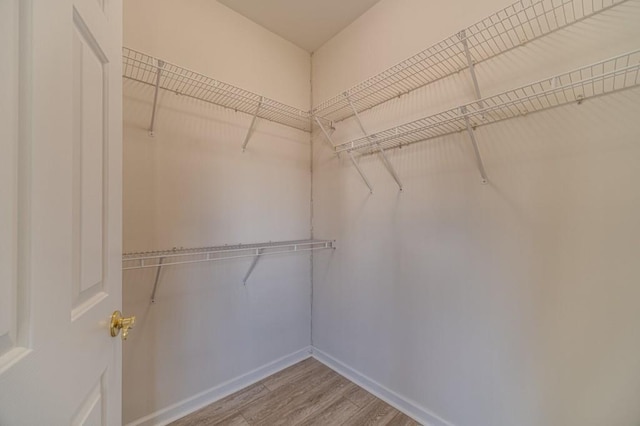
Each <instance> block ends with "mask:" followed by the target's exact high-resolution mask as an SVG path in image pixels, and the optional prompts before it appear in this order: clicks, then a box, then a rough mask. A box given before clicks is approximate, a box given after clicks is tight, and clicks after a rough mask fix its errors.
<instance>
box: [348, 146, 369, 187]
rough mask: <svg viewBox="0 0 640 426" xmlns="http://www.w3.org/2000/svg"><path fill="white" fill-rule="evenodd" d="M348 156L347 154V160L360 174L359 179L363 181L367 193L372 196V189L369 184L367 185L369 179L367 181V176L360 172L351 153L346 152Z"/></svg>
mask: <svg viewBox="0 0 640 426" xmlns="http://www.w3.org/2000/svg"><path fill="white" fill-rule="evenodd" d="M348 154H349V159H350V160H351V163H352V164H353V167H355V168H356V170H357V171H358V173H359V174H360V177H361V178H362V180H363V181H364V184H365V185H367V188H369V193H370V194H373V188H372V187H371V184H370V183H369V179H367V176H366V175H365V174H364V173H363V172H362V169H361V168H360V166H359V165H358V162H357V161H356V159H355V158H353V153H352V152H351V151H348Z"/></svg>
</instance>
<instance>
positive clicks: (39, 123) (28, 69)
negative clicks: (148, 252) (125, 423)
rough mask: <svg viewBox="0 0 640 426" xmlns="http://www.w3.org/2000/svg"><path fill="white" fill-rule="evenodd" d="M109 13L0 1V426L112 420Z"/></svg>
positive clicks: (117, 243)
mask: <svg viewBox="0 0 640 426" xmlns="http://www.w3.org/2000/svg"><path fill="white" fill-rule="evenodd" d="M121 13H122V7H121V1H120V0H103V1H96V0H0V36H1V37H0V47H1V49H0V71H1V73H2V74H1V75H0V77H1V78H0V89H2V93H3V96H2V97H0V108H1V110H0V124H1V125H0V132H2V133H0V136H2V137H1V138H0V148H1V149H2V155H0V235H1V236H2V238H0V425H3V426H5V425H6V426H13V425H17V426H21V425H39V424H43V425H44V424H46V425H51V426H57V425H69V424H74V425H75V424H77V425H119V424H121V419H122V415H121V406H122V402H121V350H122V342H121V340H120V338H119V337H118V338H113V337H111V336H110V334H109V318H110V316H111V313H112V312H113V311H114V310H116V309H121V304H122V300H121V291H122V289H121V266H120V265H121V250H122V249H121V247H122V245H121V231H122V225H121V208H122V203H121V161H122V159H121V156H122V146H121V144H122V124H121V121H122V116H121V114H122V111H121V96H122V95H121V44H122V40H121V31H122V28H121V27H122V18H121ZM18 46H19V49H18V48H17V47H18ZM5 93H7V94H8V95H7V96H4V94H5ZM5 237H6V238H5Z"/></svg>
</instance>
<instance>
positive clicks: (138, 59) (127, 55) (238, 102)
mask: <svg viewBox="0 0 640 426" xmlns="http://www.w3.org/2000/svg"><path fill="white" fill-rule="evenodd" d="M122 60H123V62H122V76H123V77H125V78H128V79H130V80H134V81H137V82H140V83H144V84H147V85H150V86H153V87H156V86H157V87H159V88H160V89H164V90H167V91H170V92H173V93H176V94H178V95H183V96H188V97H190V98H194V99H198V100H200V101H204V102H208V103H211V104H214V105H218V106H221V107H224V108H229V109H233V110H234V111H240V112H243V113H246V114H249V115H253V116H257V117H259V118H263V119H265V120H269V121H273V122H276V123H280V124H283V125H285V126H289V127H293V128H295V129H299V130H304V131H305V132H309V131H310V130H311V125H310V121H309V117H310V114H309V112H308V111H303V110H300V109H297V108H294V107H292V106H289V105H285V104H283V103H280V102H278V101H275V100H273V99H268V98H265V97H263V96H260V95H258V94H256V93H253V92H250V91H248V90H244V89H241V88H239V87H235V86H232V85H230V84H227V83H224V82H222V81H218V80H215V79H213V78H211V77H207V76H205V75H202V74H199V73H197V72H195V71H191V70H188V69H186V68H182V67H180V66H178V65H174V64H171V63H169V62H166V61H163V60H161V59H158V58H155V57H153V56H150V55H147V54H145V53H142V52H139V51H137V50H133V49H130V48H128V47H123V49H122ZM158 74H159V78H158Z"/></svg>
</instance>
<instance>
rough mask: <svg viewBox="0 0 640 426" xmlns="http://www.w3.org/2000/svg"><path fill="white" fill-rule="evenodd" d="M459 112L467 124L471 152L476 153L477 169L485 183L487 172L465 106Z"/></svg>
mask: <svg viewBox="0 0 640 426" xmlns="http://www.w3.org/2000/svg"><path fill="white" fill-rule="evenodd" d="M460 112H461V113H462V114H463V116H464V123H465V125H466V126H467V133H468V134H469V138H470V139H471V144H472V145H473V152H474V153H475V155H476V163H477V165H478V170H480V176H481V177H482V184H483V185H485V184H486V183H487V172H486V171H485V169H484V163H483V162H482V156H481V155H480V149H479V148H478V141H477V140H476V134H475V132H474V130H473V127H472V126H471V120H469V114H467V107H466V106H463V107H461V108H460Z"/></svg>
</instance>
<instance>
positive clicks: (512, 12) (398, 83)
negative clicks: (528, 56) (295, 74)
mask: <svg viewBox="0 0 640 426" xmlns="http://www.w3.org/2000/svg"><path fill="white" fill-rule="evenodd" d="M626 1H628V0H538V1H532V0H520V1H517V2H515V3H513V4H512V5H510V6H508V7H506V8H504V9H502V10H500V11H498V12H497V13H494V14H493V15H491V16H489V17H487V18H485V19H483V20H482V21H480V22H478V23H476V24H474V25H472V26H470V27H468V28H465V29H464V30H462V31H460V32H458V33H457V34H455V35H452V36H450V37H449V38H447V39H445V40H443V41H441V42H439V43H437V44H435V45H433V46H431V47H429V48H427V49H425V50H423V51H422V52H420V53H418V54H416V55H414V56H412V57H410V58H408V59H406V60H404V61H402V62H400V63H399V64H397V65H395V66H393V67H391V68H389V69H387V70H385V71H383V72H381V73H380V74H378V75H375V76H373V77H371V78H369V79H367V80H365V81H363V82H361V83H359V84H358V85H356V86H354V87H352V88H351V89H349V90H347V91H346V92H345V93H341V94H339V95H337V96H335V97H333V98H331V99H328V100H326V101H324V102H322V103H320V104H319V105H317V106H316V107H315V108H314V109H313V111H312V112H313V114H314V115H317V116H321V117H323V118H324V119H326V120H330V121H334V122H335V121H341V120H344V119H346V118H349V117H352V116H353V115H354V112H353V109H352V108H351V105H350V102H351V103H353V105H354V106H355V108H356V110H357V111H359V112H363V111H365V110H367V109H370V108H373V107H375V106H377V105H380V104H383V103H385V102H387V101H390V100H391V99H394V98H396V97H398V96H401V95H403V94H406V93H409V92H411V91H413V90H416V89H419V88H421V87H423V86H426V85H428V84H430V83H433V82H435V81H437V80H440V79H442V78H445V77H447V76H450V75H452V74H455V73H457V72H460V71H462V70H464V69H467V68H469V66H470V65H469V64H470V62H471V63H472V64H478V63H480V62H482V61H485V60H487V59H490V58H492V57H494V56H497V55H500V54H502V53H504V52H507V51H509V50H511V49H513V48H515V47H518V46H522V45H524V44H526V43H528V42H530V41H532V40H534V39H536V38H539V37H542V36H545V35H547V34H550V33H552V32H554V31H557V30H559V29H561V28H564V27H566V26H569V25H571V24H574V23H576V22H579V21H581V20H583V19H586V18H588V17H590V16H593V15H595V14H597V13H600V12H602V11H604V10H607V9H609V8H611V7H613V6H616V5H618V4H622V3H624V2H626ZM476 87H477V85H476Z"/></svg>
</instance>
